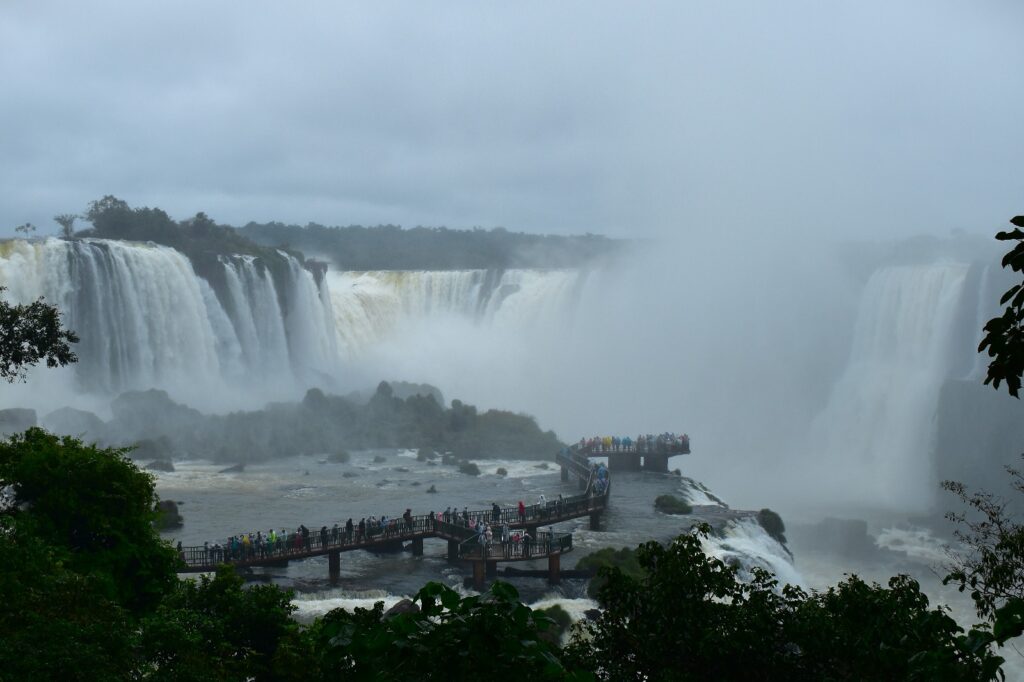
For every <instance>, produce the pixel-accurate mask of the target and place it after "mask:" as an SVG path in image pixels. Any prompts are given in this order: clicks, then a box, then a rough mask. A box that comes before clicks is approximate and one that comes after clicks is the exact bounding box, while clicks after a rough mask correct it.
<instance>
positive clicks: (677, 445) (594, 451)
mask: <svg viewBox="0 0 1024 682" xmlns="http://www.w3.org/2000/svg"><path fill="white" fill-rule="evenodd" d="M573 447H574V448H576V449H578V450H579V451H580V452H586V453H589V454H591V455H608V454H614V453H616V452H631V453H636V454H640V455H688V454H690V439H689V438H685V439H682V440H679V441H657V440H656V441H655V442H653V443H651V442H646V443H643V444H640V445H638V444H636V443H635V442H634V443H630V444H629V445H624V444H622V443H620V444H619V445H605V444H604V443H593V444H587V445H584V446H582V447H581V446H580V444H579V443H576V444H575V445H573Z"/></svg>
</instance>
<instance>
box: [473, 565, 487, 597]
mask: <svg viewBox="0 0 1024 682" xmlns="http://www.w3.org/2000/svg"><path fill="white" fill-rule="evenodd" d="M484 570H485V569H484V562H482V561H474V562H473V589H474V590H476V591H477V592H483V591H484V583H485V582H486V579H485V576H484Z"/></svg>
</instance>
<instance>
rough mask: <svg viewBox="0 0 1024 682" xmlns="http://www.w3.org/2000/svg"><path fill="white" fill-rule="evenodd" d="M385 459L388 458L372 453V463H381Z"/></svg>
mask: <svg viewBox="0 0 1024 682" xmlns="http://www.w3.org/2000/svg"><path fill="white" fill-rule="evenodd" d="M386 461H388V458H387V457H385V456H384V455H374V457H373V463H374V464H383V463H384V462H386Z"/></svg>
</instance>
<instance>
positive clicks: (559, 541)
mask: <svg viewBox="0 0 1024 682" xmlns="http://www.w3.org/2000/svg"><path fill="white" fill-rule="evenodd" d="M556 461H557V462H558V464H559V465H561V468H562V479H563V480H569V478H570V477H573V478H576V479H577V480H578V481H579V485H580V488H581V491H582V492H581V493H580V494H578V495H574V496H572V497H567V498H563V499H560V500H551V501H548V502H546V503H545V504H533V505H528V506H526V507H525V509H524V513H523V514H521V515H520V513H519V509H518V506H516V507H502V508H501V509H500V511H496V510H494V509H486V510H474V511H468V512H462V513H456V514H453V515H451V516H447V517H444V516H442V518H440V519H439V518H437V515H435V516H433V517H432V516H430V515H429V514H422V515H417V516H407V517H402V516H398V517H396V518H394V519H393V520H392V521H391V522H390V523H389V524H388V525H387V526H385V527H383V528H379V529H377V528H369V527H367V528H366V530H365V532H363V533H360V532H359V531H358V529H353V532H352V533H351V534H349V533H348V532H347V531H346V529H345V528H326V529H325V528H324V527H321V529H320V530H310V531H309V532H308V534H307V535H300V534H299V533H294V534H289V536H288V539H287V541H286V542H284V541H281V540H280V538H279V539H278V542H276V543H273V544H271V543H267V542H265V543H263V545H262V546H248V547H245V546H242V547H237V548H228V547H216V548H211V547H205V546H192V547H180V548H179V550H178V556H179V559H180V561H181V565H180V566H179V568H178V571H179V572H181V573H205V572H210V571H214V570H216V568H217V566H219V565H221V564H229V565H231V566H235V567H238V568H248V567H255V566H282V565H287V563H288V562H289V561H297V560H301V559H309V558H312V557H317V556H324V555H326V556H327V558H328V571H329V574H330V578H331V580H332V581H334V580H337V579H338V578H339V576H340V574H341V554H342V553H343V552H351V551H354V550H359V549H362V550H371V551H373V550H388V549H395V548H399V547H403V546H404V545H405V543H410V544H411V548H412V552H413V554H414V555H416V556H420V555H422V554H423V541H424V540H427V539H431V538H438V539H441V540H446V541H447V542H448V561H449V562H451V563H456V562H459V561H466V562H472V563H473V565H474V569H473V575H474V584H475V585H478V589H482V586H483V582H484V576H485V575H492V576H493V575H495V573H496V570H497V569H496V564H497V562H506V561H535V560H538V559H544V558H546V559H548V579H549V580H551V581H552V582H556V583H557V582H558V580H559V570H560V563H559V558H560V557H561V555H562V554H563V553H565V552H569V551H572V534H571V533H550V532H545V533H539V529H540V527H541V526H550V525H552V524H556V523H562V522H564V521H571V520H573V519H578V518H582V517H588V518H589V520H590V526H591V528H597V526H598V524H599V523H600V517H601V514H602V513H603V512H604V510H605V508H606V507H607V505H608V499H609V496H610V494H611V485H610V480H609V479H607V478H606V479H605V480H604V481H598V480H597V478H596V476H595V472H594V469H593V468H592V466H591V464H590V461H589V460H588V459H587V457H586V455H584V454H581V453H580V452H578V451H577V450H576V449H575V448H570V449H568V450H564V451H562V452H560V453H558V455H557V456H556ZM469 519H481V520H483V521H485V522H486V523H488V524H490V525H491V526H501V525H507V526H508V527H509V529H510V530H512V531H520V530H521V531H525V533H526V536H527V537H526V541H525V542H522V541H521V542H520V543H519V545H518V546H515V545H516V543H513V542H509V543H504V544H503V543H496V542H494V539H492V542H491V543H490V544H489V545H488V544H484V545H481V543H480V541H479V536H478V533H477V532H476V530H475V529H473V528H470V527H469V523H468V521H469ZM538 535H539V536H540V537H538ZM478 574H479V578H478Z"/></svg>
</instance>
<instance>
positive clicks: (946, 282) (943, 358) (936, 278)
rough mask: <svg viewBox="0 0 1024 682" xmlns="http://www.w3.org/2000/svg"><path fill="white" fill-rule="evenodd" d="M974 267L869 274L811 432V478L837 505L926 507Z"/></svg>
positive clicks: (908, 268)
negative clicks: (960, 315) (939, 412)
mask: <svg viewBox="0 0 1024 682" xmlns="http://www.w3.org/2000/svg"><path fill="white" fill-rule="evenodd" d="M967 269H968V267H967V266H966V265H962V264H958V263H938V264H932V265H915V266H898V267H889V268H884V269H881V270H878V271H876V272H875V273H874V274H873V275H872V276H871V278H870V280H869V281H868V283H867V285H866V287H865V289H864V293H863V295H862V297H861V304H860V309H859V312H858V316H857V323H856V327H855V329H854V336H853V345H852V350H851V354H850V360H849V362H848V364H847V366H846V369H845V371H844V373H843V375H842V376H841V377H840V379H839V381H838V382H837V383H836V384H835V387H834V389H833V391H832V394H831V396H830V398H829V401H828V404H827V405H826V406H825V408H824V410H823V411H822V412H821V414H820V415H819V416H818V418H817V420H816V422H815V424H814V425H813V429H812V441H813V446H814V447H815V452H816V455H815V456H816V461H815V462H813V463H811V467H812V470H813V471H814V472H815V473H816V474H817V476H816V477H812V480H818V481H822V482H824V485H825V486H828V491H829V493H830V495H831V499H832V501H833V502H834V503H835V504H849V505H854V506H858V505H859V506H863V507H868V506H871V507H874V508H882V509H886V508H888V509H902V510H907V509H911V510H912V509H921V510H925V509H927V507H928V503H929V501H930V499H931V495H932V494H934V490H935V488H936V481H935V475H934V470H933V464H932V459H931V455H932V449H933V444H934V435H935V410H936V407H937V405H938V394H939V389H940V388H941V386H942V383H943V381H944V380H945V379H946V377H947V374H948V371H949V370H948V367H949V366H950V351H951V347H950V344H951V339H952V338H953V333H952V332H953V329H952V327H953V324H954V322H955V318H956V312H957V308H958V306H959V304H960V299H961V295H962V293H963V288H964V280H965V278H966V275H967Z"/></svg>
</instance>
